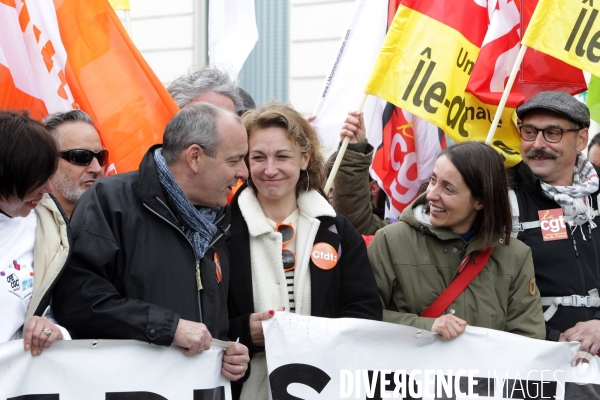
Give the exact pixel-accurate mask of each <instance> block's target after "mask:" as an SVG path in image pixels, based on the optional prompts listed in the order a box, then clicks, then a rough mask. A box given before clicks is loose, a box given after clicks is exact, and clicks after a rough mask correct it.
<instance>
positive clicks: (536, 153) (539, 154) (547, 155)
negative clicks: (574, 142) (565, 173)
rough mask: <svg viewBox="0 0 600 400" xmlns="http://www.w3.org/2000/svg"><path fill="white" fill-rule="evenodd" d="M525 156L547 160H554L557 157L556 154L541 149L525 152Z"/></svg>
mask: <svg viewBox="0 0 600 400" xmlns="http://www.w3.org/2000/svg"><path fill="white" fill-rule="evenodd" d="M525 157H527V158H541V159H548V160H556V159H557V158H558V154H556V153H552V152H549V151H546V150H542V149H534V150H530V151H528V152H527V153H525Z"/></svg>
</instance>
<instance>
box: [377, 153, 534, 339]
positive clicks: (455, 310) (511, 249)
mask: <svg viewBox="0 0 600 400" xmlns="http://www.w3.org/2000/svg"><path fill="white" fill-rule="evenodd" d="M507 188H508V182H507V177H506V172H505V170H504V166H503V162H502V158H501V157H500V155H499V154H498V153H497V152H496V151H495V150H493V149H492V148H491V147H489V146H487V145H486V144H484V143H479V142H463V143H459V144H457V145H454V146H451V147H449V148H448V149H446V150H444V151H443V152H442V153H441V154H440V156H439V157H438V159H437V161H436V163H435V166H434V168H433V173H432V174H431V180H430V183H429V186H428V187H427V191H426V193H424V194H422V195H421V196H419V197H418V198H417V199H416V200H415V201H414V202H413V203H412V204H411V205H410V206H408V207H407V208H406V209H405V210H404V212H403V213H402V216H401V218H400V221H399V222H397V223H394V224H391V225H388V226H386V227H384V228H382V229H380V230H379V231H377V233H376V235H375V238H374V239H373V241H372V242H371V244H370V245H369V247H368V253H369V260H370V261H371V265H372V267H373V269H374V271H375V278H376V280H377V286H378V287H379V293H380V295H381V298H382V301H383V304H384V312H383V313H384V314H383V320H384V321H387V322H394V323H398V324H403V325H410V326H414V327H417V328H421V329H427V330H430V331H433V332H437V333H438V334H439V335H440V336H441V337H442V338H443V339H450V338H454V337H456V336H458V335H460V334H461V333H463V332H464V330H465V327H466V325H467V324H469V325H474V326H479V327H484V328H492V329H498V330H502V331H506V332H511V333H516V334H519V335H523V336H528V337H532V338H539V339H544V337H545V327H544V318H543V315H542V306H541V304H540V300H539V292H538V290H537V287H536V285H535V278H534V272H533V261H532V258H531V250H530V249H529V247H527V246H526V245H524V244H523V243H521V242H520V241H519V240H517V239H514V238H510V231H511V226H512V224H511V214H510V203H509V199H508V192H507ZM489 248H493V250H492V252H491V255H490V258H489V260H488V261H487V263H486V265H485V268H483V270H482V271H481V272H479V274H478V275H477V276H476V277H475V278H474V279H473V281H472V282H471V283H470V284H469V285H468V286H467V287H466V288H465V289H464V291H462V293H461V294H460V295H458V297H456V299H455V300H454V301H453V302H452V304H450V306H448V307H447V308H446V309H445V310H444V311H443V314H442V315H441V316H439V317H437V318H427V317H423V316H421V315H422V314H423V312H424V311H425V310H426V309H427V308H428V307H429V306H430V305H431V304H432V303H433V302H434V301H435V300H436V299H437V298H438V296H440V294H441V293H442V292H443V291H444V290H445V289H446V287H448V285H449V284H450V283H451V282H452V281H453V280H454V279H455V278H456V277H457V276H458V274H459V273H460V272H461V271H462V270H461V269H460V266H461V264H464V262H466V261H468V260H472V259H473V258H474V257H475V256H476V255H477V254H478V253H480V252H482V251H484V250H486V249H489Z"/></svg>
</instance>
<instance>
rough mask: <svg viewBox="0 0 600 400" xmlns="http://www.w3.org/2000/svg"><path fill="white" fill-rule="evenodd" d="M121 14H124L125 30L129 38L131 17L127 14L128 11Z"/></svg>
mask: <svg viewBox="0 0 600 400" xmlns="http://www.w3.org/2000/svg"><path fill="white" fill-rule="evenodd" d="M123 13H125V30H127V33H128V34H129V37H132V36H131V15H130V14H129V10H125V11H123Z"/></svg>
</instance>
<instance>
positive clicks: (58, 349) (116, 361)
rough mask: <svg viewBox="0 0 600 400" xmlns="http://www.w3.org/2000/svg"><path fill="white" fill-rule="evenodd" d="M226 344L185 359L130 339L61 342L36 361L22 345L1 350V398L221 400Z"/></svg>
mask: <svg viewBox="0 0 600 400" xmlns="http://www.w3.org/2000/svg"><path fill="white" fill-rule="evenodd" d="M228 346H229V344H227V343H225V342H221V341H217V340H213V342H212V343H211V348H210V350H205V351H204V352H203V353H202V354H199V355H195V356H186V355H184V354H183V353H182V352H181V351H180V350H179V348H178V347H176V346H173V347H162V346H154V345H151V344H148V343H143V342H139V341H134V340H73V341H71V340H64V341H63V340H59V341H57V342H55V343H54V344H53V345H52V347H50V348H48V349H44V352H43V353H42V354H41V355H40V356H38V357H32V356H31V354H30V353H29V352H27V351H24V350H23V341H22V340H14V341H12V342H7V343H4V344H2V345H0V398H1V399H15V400H16V399H27V400H58V399H60V400H81V399H86V400H104V399H107V400H164V399H169V400H180V399H190V400H191V399H194V400H225V399H231V389H230V386H229V380H227V378H225V377H224V376H223V375H222V374H221V363H222V359H223V354H224V352H225V350H224V349H226V348H227V347H228Z"/></svg>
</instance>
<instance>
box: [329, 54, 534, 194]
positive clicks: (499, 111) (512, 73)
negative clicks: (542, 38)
mask: <svg viewBox="0 0 600 400" xmlns="http://www.w3.org/2000/svg"><path fill="white" fill-rule="evenodd" d="M525 51H527V46H525V45H523V44H522V45H521V49H520V50H519V54H518V55H517V59H516V61H515V65H513V68H512V71H510V76H509V77H508V82H506V87H505V88H504V92H503V93H502V98H501V99H500V104H498V108H497V109H496V114H495V115H494V120H493V121H492V126H491V127H490V131H489V132H488V135H487V138H486V139H485V143H486V144H491V143H492V139H493V138H494V134H495V133H496V128H497V127H498V122H500V116H501V115H502V111H504V106H505V105H506V101H507V100H508V95H509V94H510V91H511V89H512V87H513V84H514V83H515V78H516V77H517V73H518V72H519V68H521V63H522V62H523V58H524V57H525ZM325 193H327V192H325Z"/></svg>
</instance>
